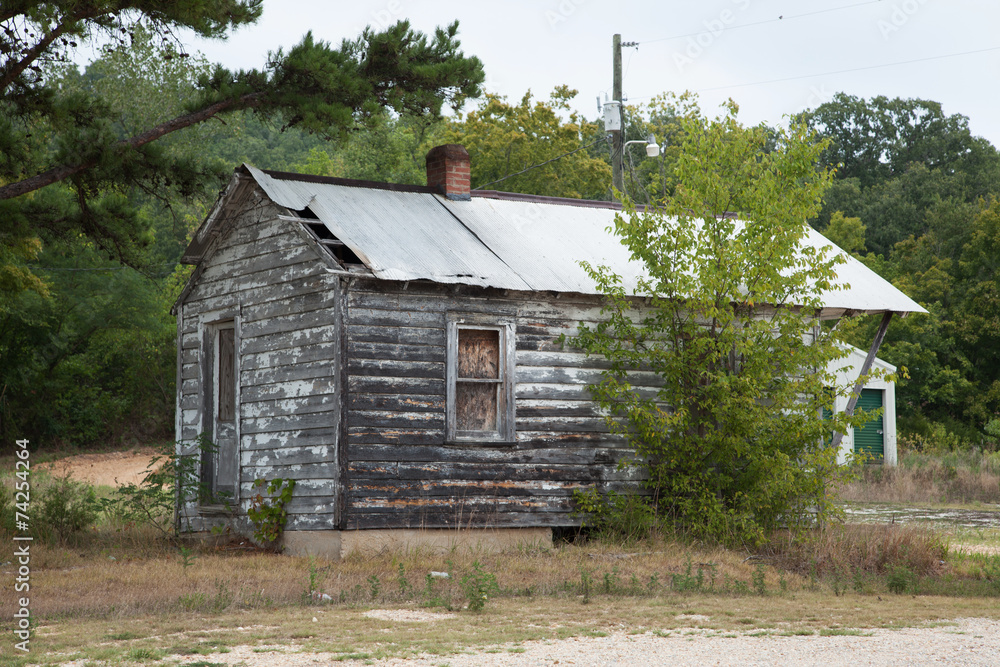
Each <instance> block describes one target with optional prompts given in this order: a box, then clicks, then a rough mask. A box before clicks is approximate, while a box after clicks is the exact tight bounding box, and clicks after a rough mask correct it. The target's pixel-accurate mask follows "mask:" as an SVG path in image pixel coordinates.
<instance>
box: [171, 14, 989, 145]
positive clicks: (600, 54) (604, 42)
mask: <svg viewBox="0 0 1000 667" xmlns="http://www.w3.org/2000/svg"><path fill="white" fill-rule="evenodd" d="M404 18H406V19H409V20H410V21H411V22H412V24H413V26H414V27H415V28H417V29H419V30H422V31H425V32H430V31H432V30H433V29H434V27H435V26H439V25H446V24H447V23H449V22H451V21H453V20H456V19H458V20H459V21H460V23H461V27H460V38H461V40H462V46H463V50H464V51H465V52H466V53H467V54H474V55H476V56H478V57H479V58H480V59H481V60H482V61H483V63H484V64H485V68H486V75H487V84H486V85H487V89H488V90H490V91H492V92H496V93H499V94H502V95H505V96H507V97H509V98H511V99H512V100H516V99H519V98H520V97H521V96H522V95H523V94H524V93H525V91H527V90H528V89H531V91H532V92H533V93H534V94H535V96H536V97H541V98H547V97H548V94H549V93H550V92H551V91H552V89H553V88H554V87H555V86H557V85H560V84H566V85H568V86H570V87H571V88H575V89H576V90H578V91H579V95H578V97H577V99H576V106H577V108H578V109H579V110H580V111H582V112H584V113H585V114H586V115H587V116H588V117H590V118H594V117H596V112H597V106H596V98H597V96H598V95H600V96H601V97H602V99H603V96H604V95H605V94H606V93H607V94H610V92H611V76H612V73H611V52H612V48H611V41H612V35H613V34H614V33H616V32H617V33H620V34H621V35H622V40H623V41H625V42H638V43H639V45H638V47H635V48H626V49H623V64H624V70H625V76H624V86H623V90H624V94H625V97H626V99H627V100H628V101H632V102H643V101H647V100H648V99H649V98H650V97H652V96H654V95H657V94H659V93H661V92H664V91H673V92H676V93H680V92H683V91H685V90H691V91H696V92H698V93H699V96H700V99H701V106H702V109H703V110H704V111H706V112H707V111H714V109H715V108H716V107H717V105H718V104H719V103H720V102H722V101H723V100H725V99H726V98H729V97H732V98H733V99H734V100H736V102H737V103H738V104H739V105H740V110H741V113H740V118H741V120H742V121H743V122H744V123H746V124H753V123H756V122H759V121H767V122H769V123H772V124H777V123H782V122H783V117H784V116H786V115H788V114H793V113H796V112H799V111H802V110H804V109H807V108H812V107H815V106H817V105H819V104H821V103H823V102H825V101H827V100H829V99H830V97H831V96H832V95H833V94H834V93H837V92H846V93H849V94H852V95H857V96H863V97H872V96H875V95H885V96H888V97H908V98H909V97H915V98H923V99H929V100H934V101H937V102H940V103H941V104H942V105H943V107H944V112H945V113H946V114H955V113H959V114H963V115H965V116H968V117H969V119H970V121H969V124H970V128H971V130H972V132H973V134H975V135H979V136H983V137H986V138H987V139H988V140H990V141H991V142H992V143H993V144H994V145H995V146H1000V113H998V110H997V107H996V103H997V99H998V93H997V83H998V81H997V73H998V72H1000V35H998V31H997V28H998V26H1000V3H994V2H989V1H987V0H978V1H977V0H805V1H803V0H798V1H797V2H796V1H792V0H704V1H701V2H693V1H692V2H680V1H677V0H661V1H659V2H655V1H642V2H639V1H637V2H630V1H629V0H620V1H618V2H599V1H597V0H540V1H538V2H529V1H527V0H515V1H506V0H505V1H504V2H500V1H499V0H494V1H493V2H477V1H475V0H466V1H465V2H453V1H445V0H436V1H435V0H378V1H375V2H369V1H367V0H355V1H353V2H330V1H329V0H326V1H320V0H282V1H280V2H278V1H277V0H265V2H264V16H263V18H262V19H261V21H260V22H259V23H258V24H257V25H255V26H253V27H249V28H244V29H242V30H240V31H238V32H236V33H235V34H234V35H233V36H232V37H230V39H229V40H228V41H227V42H210V41H202V40H197V41H196V40H191V42H190V43H189V47H193V48H196V49H198V50H200V51H202V52H203V53H204V54H205V55H206V56H207V57H208V58H209V59H210V60H212V61H219V62H222V63H223V64H225V65H227V66H229V67H233V68H237V67H260V66H262V65H263V64H264V62H265V59H266V54H267V52H268V51H269V50H274V49H276V48H278V47H281V46H284V47H286V48H287V47H290V46H292V45H294V44H295V43H297V42H298V41H299V40H300V39H301V37H302V35H303V34H304V33H305V32H306V31H307V30H312V31H313V34H314V35H315V36H316V37H317V38H320V39H323V40H327V41H330V42H333V43H335V44H337V43H339V42H340V40H341V39H344V38H354V37H356V36H357V35H358V33H359V32H360V31H361V29H362V28H363V27H364V26H366V25H372V26H373V27H379V26H385V25H388V24H391V23H394V22H395V21H397V20H399V19H404ZM630 138H631V137H630Z"/></svg>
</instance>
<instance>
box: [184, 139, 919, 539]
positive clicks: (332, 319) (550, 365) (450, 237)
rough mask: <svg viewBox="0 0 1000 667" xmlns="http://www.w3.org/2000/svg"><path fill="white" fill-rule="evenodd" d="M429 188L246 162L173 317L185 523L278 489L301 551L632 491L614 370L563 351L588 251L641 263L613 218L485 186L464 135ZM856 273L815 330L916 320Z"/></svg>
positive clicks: (498, 520)
mask: <svg viewBox="0 0 1000 667" xmlns="http://www.w3.org/2000/svg"><path fill="white" fill-rule="evenodd" d="M427 174H428V184H427V185H426V186H402V185H392V184H384V183H369V182H358V181H350V180H344V179H334V178H319V177H313V176H305V175H299V174H287V173H275V172H265V171H261V170H258V169H255V168H253V167H251V166H246V165H244V166H242V167H240V168H239V169H237V170H236V172H235V174H234V176H233V179H232V181H231V182H230V184H229V186H228V188H227V189H226V190H225V191H224V192H223V194H222V195H221V197H220V199H219V201H218V202H217V203H216V204H215V206H214V207H213V209H212V210H211V212H210V213H209V215H208V216H207V218H206V219H205V221H204V222H203V223H202V225H201V226H200V228H199V229H198V230H197V232H196V234H195V236H194V239H193V240H192V242H191V244H190V246H189V248H188V249H187V251H186V253H185V255H184V260H183V261H184V262H186V263H189V264H194V265H195V267H196V268H195V270H194V273H193V275H192V276H191V278H190V280H189V282H188V284H187V285H186V287H185V289H184V290H183V292H182V294H181V295H180V297H179V298H178V300H177V303H176V305H175V307H174V312H175V314H176V316H177V336H178V339H177V341H178V345H177V348H178V350H177V351H178V358H177V377H178V379H177V389H178V391H177V423H176V429H177V439H178V441H179V442H181V443H192V442H194V441H195V440H196V438H198V436H199V435H200V434H204V436H205V437H206V438H207V439H209V440H210V441H212V442H213V443H214V445H215V450H214V451H205V452H202V454H201V455H200V456H201V461H200V463H201V465H200V469H199V470H200V475H201V480H202V483H203V485H205V486H207V487H209V488H210V489H211V492H212V493H211V494H209V496H208V497H207V498H202V499H198V498H188V499H187V501H186V502H185V503H183V507H181V508H180V515H181V516H182V519H183V522H184V525H185V526H188V527H190V528H191V529H193V530H199V531H200V530H207V529H208V528H211V527H212V526H215V525H218V524H221V523H226V522H229V521H233V520H234V515H233V514H231V513H229V512H228V511H227V510H226V509H224V508H220V507H219V506H218V505H217V504H213V501H212V500H211V498H212V497H218V495H219V494H226V495H228V497H229V498H230V499H231V504H230V505H229V506H230V507H235V508H237V509H236V511H235V520H236V521H237V523H238V521H239V516H241V515H245V510H246V507H247V504H248V502H249V498H250V496H251V490H252V484H253V482H254V480H256V479H258V478H265V479H273V478H285V479H295V480H297V483H296V487H295V493H294V497H293V498H292V500H291V502H290V504H289V506H288V508H287V509H288V522H287V526H286V532H285V536H284V539H285V543H286V545H287V546H288V548H289V550H290V551H293V552H299V553H306V552H311V553H318V554H323V555H328V556H333V557H337V556H339V555H340V554H342V553H346V552H347V551H350V550H351V549H354V548H362V547H364V546H365V545H373V544H378V545H384V544H391V543H393V542H394V541H397V540H403V541H406V540H411V539H416V538H422V539H425V540H426V539H436V538H442V539H446V540H452V539H455V538H456V536H457V534H458V533H457V532H456V531H454V529H455V528H463V529H468V530H466V531H460V532H461V533H462V534H463V535H469V534H473V535H478V536H479V537H480V538H481V539H485V540H492V539H515V540H516V539H524V540H532V541H543V542H544V541H548V540H549V539H551V528H552V527H559V526H572V525H577V524H578V519H577V518H575V517H573V516H572V509H573V508H572V503H571V499H572V492H573V490H574V489H579V488H582V487H586V486H590V485H597V486H598V487H600V488H601V489H613V488H619V487H622V486H625V485H629V484H634V483H635V482H634V480H632V481H630V479H629V475H630V473H628V472H627V471H620V470H618V467H617V464H618V462H619V460H620V459H621V458H622V457H623V456H625V455H626V451H625V450H624V449H623V443H622V441H621V440H619V439H618V438H617V437H615V436H612V435H611V434H609V433H608V429H607V427H606V425H605V422H604V419H603V418H602V417H601V415H600V414H599V412H598V411H597V409H596V407H595V406H594V405H593V403H592V402H591V401H590V397H589V394H588V391H587V389H586V386H587V384H588V383H591V382H593V381H594V380H595V379H596V378H597V377H598V374H599V373H600V367H601V364H600V360H597V359H594V358H588V357H586V356H585V355H584V354H582V353H579V352H578V351H573V350H569V349H564V348H563V346H562V345H561V344H560V336H561V335H562V334H567V335H573V334H574V333H575V332H576V330H577V326H578V324H579V323H580V322H581V321H594V320H595V319H596V318H597V317H598V314H599V309H600V300H599V298H598V296H597V295H596V293H595V288H594V285H593V284H592V282H591V280H590V279H589V278H588V276H587V275H586V273H585V272H584V270H583V269H582V268H581V267H580V265H579V264H578V262H579V261H580V260H586V261H588V262H590V263H591V264H593V265H599V264H605V265H608V266H611V267H613V268H614V269H615V270H616V271H617V273H619V274H620V275H621V276H623V278H624V280H625V281H626V283H628V282H632V283H633V284H634V281H635V279H636V277H637V276H638V275H639V272H640V271H641V267H640V266H639V265H638V264H636V263H634V262H631V261H630V260H629V257H628V253H627V251H626V250H625V249H624V248H623V247H622V246H621V245H620V244H619V243H618V242H617V240H616V239H615V238H614V237H613V236H612V235H611V234H610V233H609V232H608V231H607V229H608V227H609V226H610V224H611V222H612V220H613V217H614V215H615V213H616V209H618V208H619V207H618V206H617V205H616V204H613V203H608V202H592V201H580V200H566V199H554V198H548V197H537V196H525V195H515V194H507V193H501V192H479V191H477V192H470V190H469V158H468V154H467V153H466V151H465V149H464V148H462V147H461V146H457V145H448V146H441V147H438V148H435V149H434V150H432V151H431V152H430V153H429V154H428V156H427ZM809 242H810V243H816V244H828V243H829V242H828V241H826V240H825V239H824V238H823V237H822V236H820V235H819V234H817V233H814V234H813V235H812V236H811V237H810V239H809ZM840 275H841V278H842V279H843V281H844V282H846V283H849V284H850V288H848V289H845V290H842V291H838V292H834V293H832V294H831V295H830V297H829V299H828V302H827V304H826V306H827V307H826V308H825V309H824V311H823V317H828V318H836V317H840V316H843V315H845V314H846V315H850V314H853V313H872V312H878V313H887V314H890V315H891V313H907V312H915V311H916V312H919V311H922V308H920V306H919V305H917V304H916V303H915V302H913V301H912V300H910V299H909V298H908V297H906V296H905V295H904V294H902V293H901V292H900V291H899V290H897V289H895V288H894V287H893V286H892V285H891V284H889V283H888V282H886V281H885V280H883V279H881V278H880V277H878V276H877V275H876V274H874V273H873V272H871V271H870V270H868V269H867V268H866V267H865V266H864V265H862V264H861V263H860V262H857V261H855V260H853V259H851V260H849V261H848V263H847V264H844V265H842V266H841V267H840ZM887 321H888V316H887V317H886V318H885V321H884V323H887ZM870 356H871V357H874V349H873V351H872V354H871V355H870ZM636 380H637V382H639V383H640V384H641V383H642V382H644V381H648V382H650V383H651V384H652V383H654V380H655V379H654V378H651V377H650V378H643V377H642V376H641V374H637V376H636ZM180 446H181V447H182V448H187V449H185V451H192V450H191V448H190V447H191V446H190V445H180ZM477 529H486V530H481V531H477ZM449 531H450V532H449Z"/></svg>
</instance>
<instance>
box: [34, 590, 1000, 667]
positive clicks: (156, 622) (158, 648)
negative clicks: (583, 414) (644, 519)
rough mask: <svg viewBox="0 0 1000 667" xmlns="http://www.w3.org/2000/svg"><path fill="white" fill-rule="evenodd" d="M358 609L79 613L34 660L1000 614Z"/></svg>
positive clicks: (350, 650) (778, 601) (876, 603)
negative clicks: (416, 615) (424, 615)
mask: <svg viewBox="0 0 1000 667" xmlns="http://www.w3.org/2000/svg"><path fill="white" fill-rule="evenodd" d="M372 606H373V605H371V604H366V605H360V606H347V605H333V606H330V605H325V606H324V605H318V606H310V607H301V606H289V607H283V608H276V609H267V610H260V609H256V610H227V611H225V612H221V613H217V614H210V615H205V614H192V613H175V614H166V615H160V616H156V617H152V618H134V619H132V618H110V619H108V618H102V619H92V618H80V619H75V620H72V621H67V620H59V621H55V622H51V621H50V622H45V623H43V624H42V625H41V627H39V629H38V634H37V637H36V639H35V641H34V643H33V655H32V659H33V661H37V662H39V663H41V664H56V663H58V662H62V661H65V660H69V659H77V660H80V661H81V663H80V664H83V661H85V660H91V661H101V662H102V663H104V664H127V665H133V664H150V663H151V662H152V661H153V660H158V659H160V658H163V659H164V661H163V664H171V662H172V660H176V659H178V658H180V659H183V661H184V662H185V663H188V662H191V661H194V660H198V659H200V660H204V661H205V662H208V663H211V662H213V660H212V654H213V653H220V652H225V651H227V650H229V649H230V648H232V647H236V646H250V647H254V650H256V651H258V652H262V653H267V652H283V651H304V652H307V653H318V652H325V653H328V654H329V657H327V658H326V659H325V660H324V662H326V661H328V660H344V659H348V658H354V659H356V660H360V661H365V660H370V659H378V658H383V657H391V656H401V657H406V656H412V655H415V654H419V653H423V654H431V655H441V656H447V655H448V654H452V653H455V652H460V651H465V650H468V649H473V650H477V649H478V650H483V649H486V650H490V649H494V650H495V649H496V648H500V649H502V650H510V649H512V648H514V649H515V650H516V648H515V647H516V646H517V645H518V644H520V643H522V642H525V641H529V640H556V639H565V638H567V637H573V636H601V635H603V634H605V633H610V632H622V631H624V632H627V633H632V632H634V633H639V632H646V631H651V632H655V633H662V634H667V633H676V632H682V633H683V632H688V631H690V630H696V631H699V632H700V633H704V634H708V635H710V636H711V635H716V636H721V635H725V634H730V633H758V632H764V633H767V634H816V633H827V634H829V633H831V632H832V633H837V632H850V631H851V629H856V628H899V627H908V626H923V625H927V624H931V625H934V624H939V623H947V622H948V621H949V619H954V618H961V617H968V616H979V617H993V618H995V617H997V616H1000V609H998V608H997V607H996V605H990V606H984V605H983V604H982V602H981V601H978V600H970V599H947V598H935V597H918V598H911V597H910V596H905V597H901V596H895V597H892V598H884V599H878V598H877V597H876V596H860V595H844V596H841V597H833V596H830V595H829V594H828V593H816V592H810V591H802V592H799V593H796V594H791V595H784V596H776V595H775V596H768V597H765V598H761V597H720V596H691V595H680V594H677V595H664V596H658V597H653V598H640V599H636V598H622V597H607V598H602V599H601V601H600V604H590V605H584V604H581V603H580V601H579V600H577V599H564V598H553V597H543V598H530V599H527V598H512V599H505V600H500V601H498V602H497V603H496V604H494V605H492V606H491V607H489V608H488V609H487V611H486V612H485V613H482V614H470V613H459V614H456V615H454V616H453V617H450V618H448V617H445V618H441V619H439V620H435V621H433V622H424V623H420V622H416V623H414V622H409V623H405V622H394V621H387V620H379V619H377V618H371V617H369V616H366V615H365V614H364V611H365V610H367V609H368V608H370V607H372Z"/></svg>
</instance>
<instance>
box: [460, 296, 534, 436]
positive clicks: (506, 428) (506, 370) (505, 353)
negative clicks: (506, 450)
mask: <svg viewBox="0 0 1000 667" xmlns="http://www.w3.org/2000/svg"><path fill="white" fill-rule="evenodd" d="M461 329H471V330H476V331H497V332H499V334H500V335H499V339H500V340H499V346H500V348H499V353H500V359H499V360H498V361H499V363H498V375H499V380H500V382H499V383H498V385H499V386H498V389H497V428H496V429H495V430H491V431H469V430H459V429H458V414H457V399H458V383H459V381H460V378H459V377H458V332H459V330H461ZM514 333H515V331H514V320H513V318H505V317H495V316H483V315H462V314H454V313H449V314H448V321H447V338H448V342H447V345H448V346H447V356H446V360H447V362H446V367H447V371H446V376H447V382H446V412H445V414H446V418H445V441H446V442H448V443H510V444H513V443H514V442H516V439H517V436H516V429H515V415H514V384H515V377H514V370H515V363H514V352H515V338H514Z"/></svg>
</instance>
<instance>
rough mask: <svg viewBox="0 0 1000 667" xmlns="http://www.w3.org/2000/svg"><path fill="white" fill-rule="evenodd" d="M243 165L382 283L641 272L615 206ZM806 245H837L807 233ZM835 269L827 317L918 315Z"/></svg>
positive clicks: (505, 283)
mask: <svg viewBox="0 0 1000 667" xmlns="http://www.w3.org/2000/svg"><path fill="white" fill-rule="evenodd" d="M246 168H247V170H248V171H249V173H250V174H251V175H252V176H253V178H254V179H255V180H256V181H257V183H258V184H259V185H260V186H261V188H262V189H263V190H264V191H265V192H266V193H267V195H268V196H269V197H270V198H271V199H273V200H274V201H275V202H276V203H277V204H280V205H282V206H285V207H286V208H289V209H293V210H302V209H304V208H306V207H308V208H309V209H310V210H311V211H312V212H313V213H314V214H315V215H316V216H317V217H318V218H319V219H320V220H321V221H322V222H323V223H324V224H326V226H327V227H328V228H329V229H330V231H331V232H332V233H333V234H334V235H335V236H336V237H337V238H339V239H340V240H341V241H343V242H344V243H345V244H347V246H348V247H350V248H351V250H353V251H354V252H355V254H357V255H358V257H360V258H361V259H362V260H363V261H364V262H365V263H366V264H367V265H368V267H369V268H370V269H371V270H372V271H373V273H374V274H375V276H377V277H379V278H383V279H386V280H418V279H426V280H431V281H435V282H440V283H460V284H467V285H478V286H482V287H497V288H501V289H514V290H526V291H552V292H575V293H581V294H595V293H596V290H595V288H594V284H593V281H592V280H591V279H590V278H589V277H588V276H587V274H586V273H585V272H584V270H583V269H582V268H581V267H580V265H579V262H580V261H581V260H582V261H587V262H589V263H590V264H591V265H594V266H597V265H602V264H604V265H608V266H610V267H613V268H614V270H615V272H616V273H618V274H619V275H620V276H621V277H622V279H623V283H624V285H625V286H626V288H627V289H629V290H631V289H632V288H634V286H635V284H636V279H637V278H638V277H639V276H640V275H642V265H641V264H640V263H638V262H634V261H631V260H630V259H629V253H628V251H627V250H626V249H625V248H624V247H623V246H622V245H621V244H620V243H619V242H618V239H617V238H615V237H614V236H613V235H612V234H611V233H610V231H609V227H610V226H611V225H612V223H613V221H614V217H615V213H616V211H615V209H614V208H613V207H607V208H592V207H581V206H569V205H563V204H560V203H555V202H544V201H538V200H537V198H536V199H534V200H528V201H523V200H516V199H510V198H503V199H500V198H491V197H489V196H484V197H480V196H476V197H473V198H472V200H471V201H450V200H448V199H446V198H445V197H442V196H440V195H436V194H432V193H429V192H426V191H415V192H404V191H395V190H386V189H381V188H374V187H358V186H354V185H346V184H343V183H334V182H330V183H317V182H306V181H299V180H293V179H291V178H290V176H289V175H285V174H282V175H281V176H282V177H281V178H280V179H279V178H274V177H272V176H270V175H268V174H267V173H265V172H263V171H261V170H259V169H256V168H254V167H250V166H246ZM805 242H806V243H808V244H809V245H812V246H815V247H823V246H831V247H834V248H836V246H833V244H832V243H830V241H828V240H827V239H826V238H825V237H823V236H822V235H821V234H819V233H818V232H816V231H814V230H812V229H810V230H809V234H808V235H807V237H806V240H805ZM837 250H838V251H840V250H839V248H838V249H837ZM840 252H842V251H840ZM845 255H846V253H845ZM837 271H838V278H839V282H840V283H841V284H847V285H849V286H850V287H849V288H847V289H843V290H837V291H832V292H829V293H827V294H825V295H824V297H823V300H824V304H825V307H826V308H827V309H828V311H830V312H833V311H846V310H851V311H857V312H881V311H894V312H903V313H905V312H926V311H925V310H924V309H923V308H921V307H920V305H919V304H917V303H916V302H915V301H913V300H912V299H910V298H909V297H908V296H906V295H905V294H903V293H902V292H901V291H899V290H898V289H896V288H895V287H893V285H892V284H891V283H889V282H888V281H887V280H885V279H883V278H882V277H880V276H879V275H877V274H876V273H875V272H873V271H872V270H871V269H869V268H868V267H866V266H865V265H864V264H862V263H861V262H859V261H858V260H856V259H854V258H853V257H850V256H847V263H846V264H842V265H840V266H839V267H838V269H837Z"/></svg>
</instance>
